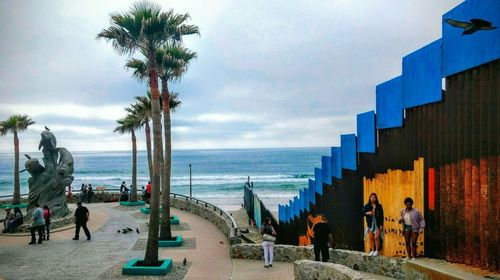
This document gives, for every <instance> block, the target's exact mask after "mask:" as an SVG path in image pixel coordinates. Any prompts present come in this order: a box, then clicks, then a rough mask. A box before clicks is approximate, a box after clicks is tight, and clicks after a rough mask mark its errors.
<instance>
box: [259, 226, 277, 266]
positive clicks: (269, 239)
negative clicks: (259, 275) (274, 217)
mask: <svg viewBox="0 0 500 280" xmlns="http://www.w3.org/2000/svg"><path fill="white" fill-rule="evenodd" d="M260 233H261V234H262V240H263V241H262V246H263V247H264V267H265V268H269V267H273V257H274V256H273V250H274V249H273V247H274V241H276V231H275V230H274V227H273V225H272V223H271V218H270V217H267V218H265V219H264V224H263V225H262V227H261V229H260Z"/></svg>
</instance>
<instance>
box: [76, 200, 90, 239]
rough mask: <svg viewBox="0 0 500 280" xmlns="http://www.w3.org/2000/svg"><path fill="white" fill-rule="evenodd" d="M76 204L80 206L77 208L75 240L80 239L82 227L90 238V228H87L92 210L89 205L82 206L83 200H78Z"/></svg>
mask: <svg viewBox="0 0 500 280" xmlns="http://www.w3.org/2000/svg"><path fill="white" fill-rule="evenodd" d="M76 205H78V208H76V211H75V224H76V228H75V237H74V238H73V240H78V239H80V228H83V231H84V232H85V235H86V236H87V240H90V232H89V229H88V228H87V221H88V220H89V216H90V212H89V209H87V207H85V206H82V203H81V202H78V203H77V204H76Z"/></svg>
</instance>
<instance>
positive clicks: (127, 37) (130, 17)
mask: <svg viewBox="0 0 500 280" xmlns="http://www.w3.org/2000/svg"><path fill="white" fill-rule="evenodd" d="M177 17H178V15H175V14H174V12H173V10H169V11H167V12H162V10H161V7H160V6H159V5H157V4H154V3H151V2H147V1H144V2H136V3H134V4H133V5H132V7H131V9H130V10H129V12H127V13H113V14H111V26H110V27H108V28H107V29H104V30H102V31H101V32H100V33H99V34H97V38H98V39H99V38H103V39H105V40H106V41H108V42H111V43H112V46H113V47H114V49H115V50H116V51H117V53H119V54H133V53H135V52H136V51H139V52H140V53H141V54H142V55H143V56H144V57H145V58H146V60H147V62H148V63H147V66H148V75H149V79H148V83H149V91H150V92H151V114H152V120H153V180H152V187H153V190H152V195H151V215H150V217H149V232H148V242H147V245H146V253H145V256H144V265H146V266H153V265H157V264H158V235H159V226H158V224H159V223H158V222H159V221H158V214H159V206H160V205H159V202H160V201H159V198H160V189H159V186H160V176H161V170H162V167H163V162H162V151H163V147H162V145H161V140H162V133H161V130H162V128H161V117H160V102H159V99H160V93H159V91H158V69H157V64H156V61H155V54H156V50H157V49H158V48H160V46H162V45H163V44H165V43H166V42H167V41H175V40H181V38H182V35H187V34H196V33H198V27H196V26H193V25H186V24H181V25H179V24H177V21H175V20H172V18H177Z"/></svg>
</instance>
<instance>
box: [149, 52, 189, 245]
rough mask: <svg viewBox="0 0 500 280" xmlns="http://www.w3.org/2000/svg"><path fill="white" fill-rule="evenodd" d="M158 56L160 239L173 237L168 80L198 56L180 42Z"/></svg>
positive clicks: (178, 75) (176, 75) (174, 78)
mask: <svg viewBox="0 0 500 280" xmlns="http://www.w3.org/2000/svg"><path fill="white" fill-rule="evenodd" d="M157 57H160V58H161V59H159V60H160V63H159V64H158V65H159V69H160V70H159V73H160V80H161V96H162V101H163V102H162V105H163V106H162V107H163V125H164V128H165V129H164V134H165V135H164V136H165V156H164V160H165V165H164V168H163V178H164V180H163V183H162V189H163V192H162V196H161V202H162V203H161V204H162V216H161V225H160V240H170V239H172V229H171V226H170V207H169V206H170V177H171V173H172V133H171V126H172V123H171V117H170V110H171V108H170V105H171V97H172V95H171V94H170V92H169V90H168V82H170V81H178V80H180V78H181V76H182V75H183V74H184V73H185V71H187V67H188V65H189V63H190V61H191V60H192V59H194V58H195V57H196V53H195V52H192V51H190V50H189V49H187V48H184V47H182V46H180V45H178V44H167V45H166V46H164V47H163V48H161V49H159V50H158V51H157Z"/></svg>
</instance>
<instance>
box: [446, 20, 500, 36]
mask: <svg viewBox="0 0 500 280" xmlns="http://www.w3.org/2000/svg"><path fill="white" fill-rule="evenodd" d="M444 21H446V23H448V24H449V25H451V26H453V27H457V28H463V29H464V31H463V32H462V36H463V35H471V34H472V33H474V32H476V31H479V30H493V29H497V27H496V26H492V24H491V22H489V21H487V20H484V19H479V18H473V19H471V20H470V22H467V21H459V20H454V19H451V18H447V19H445V20H444Z"/></svg>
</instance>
